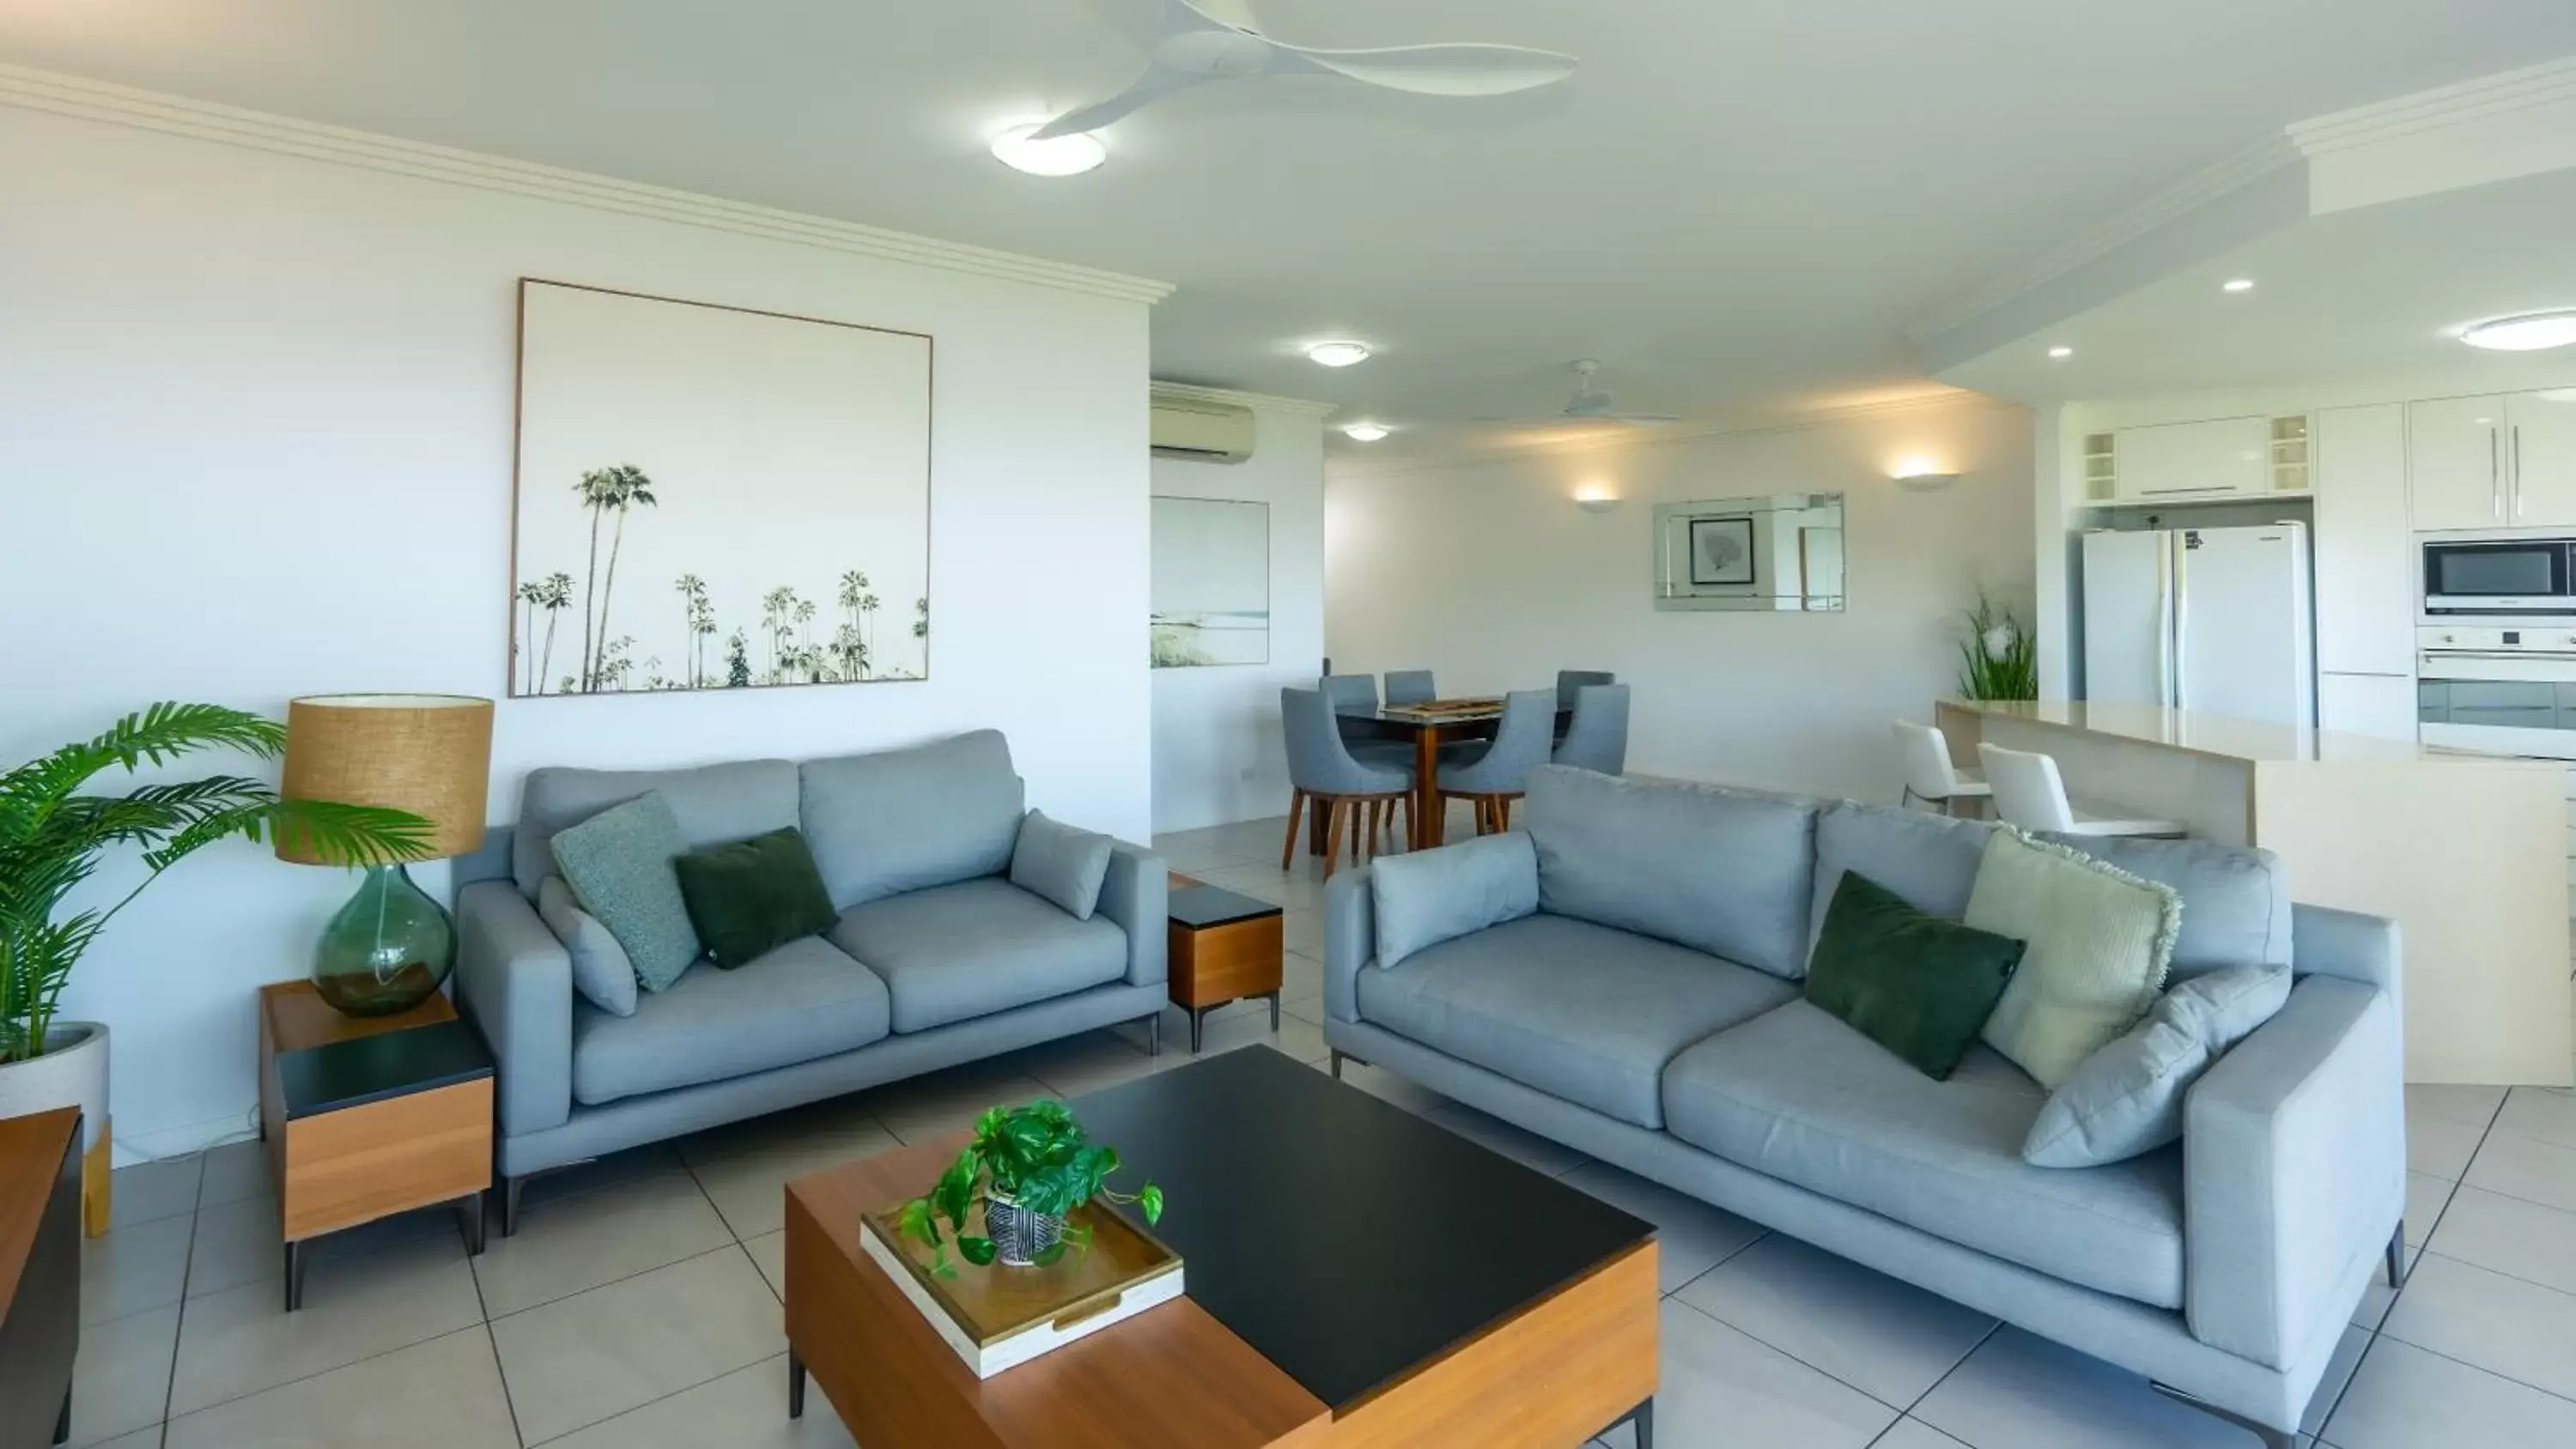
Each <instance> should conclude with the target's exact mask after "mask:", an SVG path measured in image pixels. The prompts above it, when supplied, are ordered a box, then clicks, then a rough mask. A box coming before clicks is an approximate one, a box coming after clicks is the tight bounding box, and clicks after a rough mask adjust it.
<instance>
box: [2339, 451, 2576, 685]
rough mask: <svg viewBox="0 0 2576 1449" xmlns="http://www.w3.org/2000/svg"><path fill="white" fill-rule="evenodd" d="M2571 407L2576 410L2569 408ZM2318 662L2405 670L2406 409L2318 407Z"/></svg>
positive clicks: (2410, 542)
mask: <svg viewBox="0 0 2576 1449" xmlns="http://www.w3.org/2000/svg"><path fill="white" fill-rule="evenodd" d="M2569 411H2570V412H2571V413H2576V408H2570V409H2569ZM2314 442H2315V450H2316V459H2315V464H2314V467H2315V483H2316V492H2317V532H2316V543H2315V548H2316V555H2317V668H2319V669H2320V670H2324V671H2326V672H2328V673H2346V674H2396V675H2412V674H2413V673H2414V670H2415V612H2416V600H2415V541H2414V538H2413V537H2412V535H2411V533H2410V531H2409V529H2408V527H2407V524H2406V408H2405V405H2404V404H2402V403H2383V404H2381V405H2379V406H2377V407H2363V408H2327V409H2325V410H2324V411H2322V412H2320V413H2318V414H2317V422H2316V437H2315V440H2314Z"/></svg>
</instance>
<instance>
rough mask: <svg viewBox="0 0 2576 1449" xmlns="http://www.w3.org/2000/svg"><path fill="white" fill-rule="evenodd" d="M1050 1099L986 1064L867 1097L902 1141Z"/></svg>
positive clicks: (1019, 1077)
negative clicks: (988, 1110) (987, 1113)
mask: <svg viewBox="0 0 2576 1449" xmlns="http://www.w3.org/2000/svg"><path fill="white" fill-rule="evenodd" d="M1170 1029H1171V1028H1170V1027H1169V1026H1168V1025H1167V1026H1165V1028H1164V1030H1165V1031H1166V1032H1168V1031H1169V1030H1170ZM1166 1040H1167V1041H1168V1038H1166ZM1053 1095H1055V1094H1054V1093H1053V1092H1050V1091H1049V1090H1048V1089H1047V1085H1046V1083H1044V1082H1041V1081H1037V1080H1036V1079H1034V1078H1031V1077H1028V1076H1025V1075H1023V1074H1021V1073H1019V1072H1017V1071H1014V1070H1012V1069H1011V1068H1010V1067H1008V1066H1007V1065H1005V1064H1003V1063H1000V1062H990V1061H984V1062H968V1063H966V1064H965V1065H963V1066H956V1067H950V1068H947V1069H946V1070H944V1071H937V1072H932V1073H930V1074H929V1075H927V1076H920V1077H913V1078H910V1079H909V1080H906V1081H901V1082H893V1083H889V1084H887V1085H886V1086H883V1087H879V1088H877V1089H876V1090H875V1091H872V1092H869V1093H867V1094H866V1098H865V1100H866V1103H867V1109H868V1111H869V1112H871V1113H873V1114H875V1116H876V1119H877V1120H878V1121H879V1122H881V1123H883V1124H885V1129H886V1130H887V1131H889V1132H891V1133H893V1134H894V1135H895V1136H896V1137H898V1138H900V1139H901V1140H903V1141H905V1142H922V1141H926V1140H928V1139H930V1138H933V1137H943V1136H946V1135H948V1134H950V1133H954V1132H963V1131H965V1130H966V1129H967V1128H969V1127H972V1126H974V1125H975V1119H976V1118H977V1117H980V1116H982V1115H983V1114H984V1111H985V1109H986V1108H989V1107H1016V1106H1019V1105H1021V1104H1022V1103H1024V1102H1033V1101H1036V1100H1037V1099H1038V1098H1040V1097H1050V1096H1053ZM772 1226H775V1224H772Z"/></svg>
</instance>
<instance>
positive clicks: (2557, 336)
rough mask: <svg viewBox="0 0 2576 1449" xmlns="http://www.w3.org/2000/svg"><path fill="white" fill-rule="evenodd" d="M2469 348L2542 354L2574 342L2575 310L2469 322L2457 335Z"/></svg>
mask: <svg viewBox="0 0 2576 1449" xmlns="http://www.w3.org/2000/svg"><path fill="white" fill-rule="evenodd" d="M2460 340H2461V341H2462V342H2465V343H2467V344H2469V345H2470V346H2471V347H2483V348H2485V349H2486V350H2488V351H2489V352H2544V351H2547V350H2548V349H2550V348H2552V347H2565V346H2567V345H2568V344H2569V343H2571V342H2576V311H2559V312H2526V313H2524V314H2523V315H2521V316H2519V317H2498V318H2495V319H2494V320H2492V321H2487V322H2475V323H2471V324H2470V325H2469V327H2468V329H2467V330H2466V331H2464V332H2462V333H2461V334H2460Z"/></svg>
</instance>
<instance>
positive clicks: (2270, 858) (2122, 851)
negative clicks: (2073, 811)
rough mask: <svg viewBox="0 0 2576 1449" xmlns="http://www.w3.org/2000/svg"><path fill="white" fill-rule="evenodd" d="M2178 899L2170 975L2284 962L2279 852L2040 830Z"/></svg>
mask: <svg viewBox="0 0 2576 1449" xmlns="http://www.w3.org/2000/svg"><path fill="white" fill-rule="evenodd" d="M2040 838H2041V839H2043V840H2047V841H2050V842H2053V843H2055V844H2058V845H2063V846H2067V847H2070V848H2072V849H2075V850H2080V851H2083V852H2084V853H2085V854H2087V855H2090V856H2093V857H2095V858H2097V859H2100V860H2104V861H2107V862H2109V863H2110V864H2112V865H2116V866H2118V867H2119V868H2120V869H2122V870H2125V871H2127V872H2128V873H2129V874H2131V875H2135V876H2144V877H2145V878H2146V879H2148V880H2151V881H2154V882H2156V883H2157V884H2158V885H2166V886H2171V887H2173V889H2174V890H2175V891H2176V892H2177V893H2178V894H2180V895H2181V896H2182V934H2181V936H2180V937H2178V938H2177V939H2176V940H2175V942H2174V953H2173V968H2172V972H2171V975H2172V979H2174V980H2177V981H2179V980H2184V979H2187V978H2189V977H2193V976H2197V975H2199V974H2200V973H2202V972H2204V971H2218V970H2223V969H2225V968H2227V967H2230V966H2287V965H2289V964H2290V873H2289V872H2288V871H2287V870H2285V869H2283V868H2282V866H2281V860H2280V857H2278V856H2276V855H2274V854H2273V853H2272V852H2270V851H2268V850H2262V849H2258V848H2256V847H2253V846H2248V845H2221V844H2219V843H2218V842H2217V841H2214V840H2153V839H2148V838H2144V837H2121V836H2091V835H2044V836H2041V837H2040Z"/></svg>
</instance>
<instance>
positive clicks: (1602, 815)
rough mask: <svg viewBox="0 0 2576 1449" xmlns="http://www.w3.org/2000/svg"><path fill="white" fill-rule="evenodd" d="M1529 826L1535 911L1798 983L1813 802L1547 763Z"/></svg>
mask: <svg viewBox="0 0 2576 1449" xmlns="http://www.w3.org/2000/svg"><path fill="white" fill-rule="evenodd" d="M1525 818H1526V819H1527V821H1528V829H1529V835H1530V842H1531V844H1533V845H1535V846H1536V847H1537V848H1538V906H1539V909H1540V910H1542V911H1553V912H1555V913H1556V914H1558V915H1561V916H1576V917H1580V918H1581V919H1583V920H1587V921H1592V922H1596V923H1598V924H1600V925H1604V926H1617V927H1618V928H1620V929H1621V930H1624V931H1636V932H1640V933H1642V934H1644V935H1649V936H1654V937H1658V938H1660V939H1662V940H1666V941H1671V942H1674V943H1676V944H1678V945H1683V946H1690V947H1695V948H1697V949H1698V950H1702V951H1706V952H1708V953H1709V954H1710V955H1712V956H1723V957H1725V958H1727V959H1728V960H1730V961H1740V962H1742V963H1743V964H1745V965H1747V966H1752V967H1756V968H1759V969H1761V970H1764V971H1768V972H1770V973H1771V974H1772V975H1774V976H1779V977H1784V978H1786V979H1788V980H1791V981H1795V980H1797V979H1798V978H1799V977H1801V976H1804V975H1805V974H1806V972H1807V939H1808V916H1809V914H1810V912H1811V910H1812V908H1813V902H1812V899H1811V898H1812V897H1813V895H1814V893H1815V890H1814V887H1815V825H1816V806H1815V802H1814V801H1812V800H1805V799H1800V798H1798V797H1795V796H1788V795H1770V794H1762V793H1757V792H1754V791H1748V790H1726V789H1720V788H1718V787H1717V786H1714V785H1692V784H1685V783H1682V782H1679V781H1670V780H1640V779H1635V778H1619V777H1616V776H1611V775H1597V774H1594V773H1592V772H1591V771H1589V770H1577V769H1573V768H1571V767H1568V766H1564V765H1547V766H1542V767H1541V768H1540V769H1538V770H1536V771H1534V772H1532V773H1531V775H1530V783H1529V809H1528V812H1527V815H1526V817H1525Z"/></svg>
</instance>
